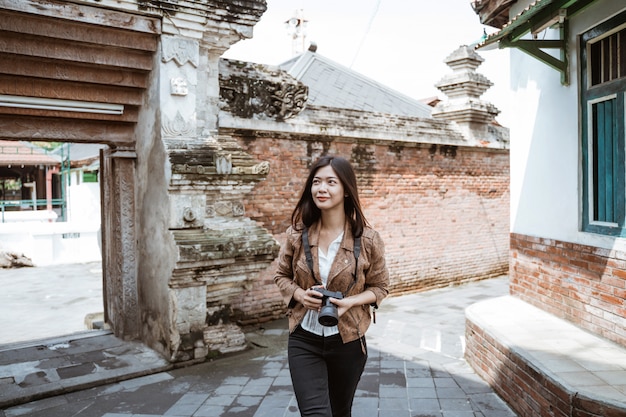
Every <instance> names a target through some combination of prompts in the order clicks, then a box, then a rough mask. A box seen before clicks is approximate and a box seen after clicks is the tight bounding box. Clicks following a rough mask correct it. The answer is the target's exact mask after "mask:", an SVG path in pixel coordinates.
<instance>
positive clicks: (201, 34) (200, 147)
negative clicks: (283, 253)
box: [142, 0, 278, 361]
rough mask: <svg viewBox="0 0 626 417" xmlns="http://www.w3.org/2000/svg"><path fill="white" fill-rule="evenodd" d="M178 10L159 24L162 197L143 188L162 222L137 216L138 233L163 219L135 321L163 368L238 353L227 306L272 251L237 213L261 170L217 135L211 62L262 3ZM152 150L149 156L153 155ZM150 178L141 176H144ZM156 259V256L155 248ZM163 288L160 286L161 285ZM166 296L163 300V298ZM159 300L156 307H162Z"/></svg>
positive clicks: (247, 27) (264, 167)
mask: <svg viewBox="0 0 626 417" xmlns="http://www.w3.org/2000/svg"><path fill="white" fill-rule="evenodd" d="M206 3H207V4H204V3H203V4H202V5H200V4H199V3H198V4H197V6H196V8H195V9H181V10H179V11H178V12H177V13H176V14H173V15H171V16H168V18H167V19H164V21H163V35H162V37H161V56H160V60H159V70H158V71H159V87H158V90H159V91H158V108H159V109H160V129H159V134H160V144H155V146H156V145H158V146H162V147H163V150H164V158H165V160H164V161H163V163H164V167H165V169H164V172H163V175H164V176H165V181H164V182H160V181H158V180H156V179H155V180H154V181H153V182H152V185H151V186H146V187H165V189H164V190H163V192H162V196H163V197H164V198H165V201H162V198H160V197H158V198H157V197H155V196H156V195H157V194H159V193H158V192H157V191H154V190H146V193H147V195H149V196H148V197H146V199H147V200H150V201H151V203H152V204H159V203H160V204H163V205H165V208H163V207H162V206H161V207H159V210H164V212H165V216H163V215H161V214H160V212H158V210H155V213H153V212H151V211H149V210H144V212H145V213H146V218H144V219H142V220H143V221H144V222H145V225H144V227H148V228H149V227H151V226H152V225H157V224H159V222H161V223H163V222H165V223H166V224H164V225H163V226H164V227H165V228H166V229H167V231H166V232H165V236H164V239H163V245H169V247H168V248H166V249H165V250H163V251H162V253H163V254H167V256H169V258H168V259H165V260H163V259H161V260H157V259H150V255H151V254H150V253H148V252H152V251H151V250H150V249H152V248H154V247H155V245H154V244H148V245H145V247H146V250H145V252H146V253H143V254H142V256H143V257H144V258H143V259H144V261H143V263H142V264H143V268H142V269H143V270H146V271H151V272H150V275H152V276H151V277H142V282H143V281H146V284H145V285H149V287H144V288H146V289H145V290H144V291H143V296H144V298H145V299H146V303H145V310H144V312H143V315H144V317H145V319H144V320H143V321H144V323H148V324H147V325H146V324H144V333H148V334H147V335H144V337H145V339H147V340H149V341H151V344H152V345H158V348H159V349H160V350H165V353H166V354H167V355H168V357H169V358H170V360H172V361H188V360H195V359H203V358H204V357H205V356H206V355H207V354H208V353H209V352H210V351H219V352H227V351H233V350H240V349H243V348H245V339H244V337H243V333H242V332H241V330H240V329H239V328H238V327H237V326H236V324H235V323H232V322H231V320H230V316H231V313H232V311H231V308H230V300H231V299H232V297H234V296H235V295H236V294H239V293H240V292H241V291H243V290H244V288H245V287H246V285H247V283H249V282H250V281H251V280H254V279H255V277H256V273H258V271H259V270H261V269H265V268H266V267H267V266H269V264H270V263H271V262H272V260H273V259H274V258H275V256H276V255H277V252H278V244H277V242H276V241H275V240H274V238H273V237H272V236H271V235H270V234H269V233H268V231H267V230H265V229H264V228H262V227H260V226H259V225H258V224H256V223H255V222H253V221H252V220H250V219H249V218H247V217H246V216H245V207H244V205H243V198H244V195H245V194H246V193H248V192H249V191H250V190H251V189H252V187H253V186H254V184H255V183H256V182H258V181H260V180H262V179H263V178H264V177H265V176H266V175H267V173H268V171H269V164H268V163H265V162H259V161H254V160H252V158H251V157H250V156H249V155H247V154H246V153H245V152H243V151H242V148H241V147H240V146H239V145H238V144H237V143H236V142H235V141H234V140H232V139H231V138H230V137H228V136H221V135H219V133H218V112H219V105H220V85H219V60H220V57H221V55H222V54H223V53H224V52H225V51H226V50H227V49H228V48H229V47H230V46H231V45H232V44H234V43H235V42H237V41H238V40H240V39H242V38H246V37H250V36H251V34H252V26H253V25H254V24H255V23H256V22H257V21H258V20H259V18H260V16H261V14H262V13H263V12H264V11H265V2H264V1H262V0H256V1H242V2H238V3H237V7H228V8H226V6H225V3H224V2H221V1H208V2H206ZM152 152H153V153H156V152H155V151H152ZM147 171H150V170H147ZM159 252H161V250H159ZM165 280H166V281H167V283H166V285H164V281H165ZM163 291H166V292H167V297H163V294H162V292H163ZM163 302H165V303H167V307H166V308H164V306H163V305H162V303H163Z"/></svg>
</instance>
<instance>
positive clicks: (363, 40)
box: [350, 0, 382, 68]
mask: <svg viewBox="0 0 626 417" xmlns="http://www.w3.org/2000/svg"><path fill="white" fill-rule="evenodd" d="M381 1H382V0H376V6H375V7H374V10H373V12H372V15H371V16H370V20H369V22H368V23H367V28H366V29H365V33H364V34H363V36H362V37H361V42H360V43H359V47H358V48H357V50H356V52H355V54H354V58H352V63H350V68H352V66H353V65H354V62H355V61H356V59H357V58H358V57H359V54H360V53H361V48H363V44H365V39H366V38H367V35H368V34H369V33H370V29H371V28H372V23H373V22H374V19H375V18H376V15H377V14H378V9H379V8H380V2H381Z"/></svg>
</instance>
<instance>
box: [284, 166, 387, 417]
mask: <svg viewBox="0 0 626 417" xmlns="http://www.w3.org/2000/svg"><path fill="white" fill-rule="evenodd" d="M291 223H292V225H291V227H289V229H288V230H287V241H286V242H285V244H284V245H283V247H282V248H281V251H280V255H279V264H278V270H277V272H276V276H275V277H274V281H275V282H276V285H278V288H279V289H280V292H281V294H282V296H283V299H284V300H285V302H286V304H287V306H288V316H289V331H290V335H289V343H288V357H289V369H290V372H291V380H292V383H293V387H294V392H295V394H296V399H297V400H298V407H299V409H300V415H301V416H316V417H317V416H319V417H331V416H332V417H350V416H351V413H352V402H353V399H354V393H355V392H356V387H357V384H358V382H359V379H360V378H361V374H362V373H363V369H364V367H365V361H366V360H367V347H366V342H365V332H366V330H367V328H368V327H369V325H370V306H374V308H377V307H378V305H379V304H380V302H381V301H382V300H383V298H385V297H386V296H387V294H388V286H389V273H388V271H387V267H386V265H385V249H384V244H383V241H382V239H381V238H380V236H379V235H378V233H377V232H376V231H374V230H373V229H372V228H370V227H369V225H368V224H367V221H366V219H365V216H364V215H363V211H362V210H361V204H360V202H359V196H358V191H357V184H356V176H355V174H354V170H353V169H352V166H351V165H350V163H349V162H348V161H347V160H346V159H344V158H341V157H336V156H324V157H322V158H320V159H319V160H318V161H317V162H315V164H314V165H313V167H311V171H310V173H309V177H308V178H307V181H306V184H305V186H304V189H303V191H302V195H301V197H300V200H299V201H298V204H297V205H296V207H295V209H294V211H293V213H292V215H291ZM307 252H308V255H309V256H307ZM307 258H309V259H308V261H309V262H307ZM325 294H326V295H325ZM322 306H324V308H323V309H322ZM334 307H336V312H335V314H336V316H335V317H334V318H333V317H332V316H333V312H332V310H333V309H334ZM327 310H331V311H330V315H327V314H326V311H327ZM320 311H322V312H323V314H322V316H320ZM320 317H321V321H322V322H324V323H325V325H322V324H321V323H320ZM337 317H338V319H337ZM324 318H325V319H324ZM333 324H335V325H333Z"/></svg>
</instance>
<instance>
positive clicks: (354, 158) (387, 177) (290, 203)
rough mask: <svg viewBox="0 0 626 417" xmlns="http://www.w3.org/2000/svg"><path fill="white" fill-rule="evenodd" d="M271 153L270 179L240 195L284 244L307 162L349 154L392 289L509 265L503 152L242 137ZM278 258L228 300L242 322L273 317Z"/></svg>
mask: <svg viewBox="0 0 626 417" xmlns="http://www.w3.org/2000/svg"><path fill="white" fill-rule="evenodd" d="M239 139H240V143H241V145H242V146H243V147H244V149H245V150H246V151H247V152H249V153H250V154H251V155H253V157H255V158H257V159H258V160H262V161H270V173H269V175H268V176H267V179H266V180H265V181H263V182H261V183H259V184H258V185H257V186H256V187H255V189H254V190H253V192H252V193H251V194H249V195H248V196H247V200H246V201H245V207H246V215H247V216H249V217H250V218H252V219H254V220H256V221H258V222H260V223H261V224H262V225H263V226H264V227H266V228H267V229H269V230H270V232H271V233H272V234H273V235H274V236H275V237H276V238H277V239H278V240H279V241H280V242H281V243H282V241H283V236H284V235H283V234H284V232H285V230H286V229H287V227H288V226H289V223H290V217H291V212H292V210H293V207H294V206H295V204H296V202H297V200H298V198H299V195H300V192H301V187H302V183H303V182H304V180H305V179H306V176H307V174H308V168H309V166H310V163H311V161H313V160H315V159H316V158H317V157H318V156H319V155H320V154H321V153H332V154H337V155H341V156H344V157H347V158H348V159H349V160H350V161H351V162H352V163H353V165H354V167H355V169H356V171H357V178H358V181H359V191H360V196H361V200H362V204H363V207H364V211H365V215H366V216H367V219H368V220H369V222H370V223H371V225H372V226H373V227H374V228H375V229H377V230H378V231H379V232H380V234H381V236H382V238H383V239H384V241H385V245H386V250H387V260H388V266H389V270H390V273H391V290H392V294H400V293H405V292H415V291H421V290H426V289H432V288H437V287H442V286H447V285H451V284H459V283H462V282H467V281H471V280H477V279H483V278H489V277H494V276H499V275H502V274H506V273H507V272H508V250H509V153H508V150H493V149H483V148H471V147H456V146H445V145H435V144H411V145H410V146H403V145H402V144H398V143H395V144H389V145H388V144H373V143H370V144H364V143H357V142H355V141H353V142H349V141H342V142H339V141H333V140H331V139H328V140H327V141H324V142H321V141H315V140H307V139H306V138H305V139H293V138H275V137H268V136H265V137H254V136H249V135H248V136H240V137H239ZM274 268H275V264H274V265H273V266H272V267H271V268H269V269H268V270H266V271H265V272H263V273H262V274H261V275H260V276H259V277H258V279H256V280H255V283H254V284H253V286H254V287H253V288H251V289H250V290H249V291H247V292H245V293H244V294H242V296H241V299H240V301H239V302H238V303H237V305H234V308H235V309H236V310H239V311H238V312H239V318H240V319H241V320H242V322H243V323H250V322H255V321H262V320H267V319H271V318H278V317H280V316H281V315H282V313H283V312H284V306H283V303H282V300H281V299H280V297H279V295H278V292H277V291H276V288H275V286H274V284H273V281H272V277H273V272H274Z"/></svg>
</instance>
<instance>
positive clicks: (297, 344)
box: [288, 326, 367, 417]
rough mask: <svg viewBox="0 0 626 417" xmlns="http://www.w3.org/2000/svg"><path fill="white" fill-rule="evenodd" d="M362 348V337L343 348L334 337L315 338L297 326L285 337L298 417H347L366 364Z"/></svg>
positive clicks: (336, 337) (339, 340) (338, 337)
mask: <svg viewBox="0 0 626 417" xmlns="http://www.w3.org/2000/svg"><path fill="white" fill-rule="evenodd" d="M361 343H363V345H361ZM363 347H365V337H362V338H361V340H359V339H357V340H355V341H353V342H349V343H346V344H344V343H343V342H342V340H341V336H339V335H338V334H337V335H333V336H327V337H323V336H318V335H316V334H313V333H311V332H308V331H306V330H304V329H302V328H301V327H300V326H298V327H297V328H296V330H294V332H293V333H292V334H291V335H289V343H288V357H289V371H290V372H291V381H292V383H293V389H294V392H295V394H296V399H297V400H298V408H299V409H300V415H301V416H302V417H351V415H352V401H353V400H354V393H355V392H356V387H357V384H358V383H359V380H360V379H361V375H362V374H363V369H365V362H366V361H367V354H366V353H364V352H363ZM366 352H367V350H366Z"/></svg>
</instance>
